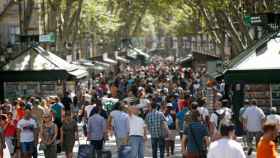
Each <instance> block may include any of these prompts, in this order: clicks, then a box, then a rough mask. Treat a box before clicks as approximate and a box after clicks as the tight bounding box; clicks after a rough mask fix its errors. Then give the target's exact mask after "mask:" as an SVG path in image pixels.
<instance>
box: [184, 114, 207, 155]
mask: <svg viewBox="0 0 280 158" xmlns="http://www.w3.org/2000/svg"><path fill="white" fill-rule="evenodd" d="M208 136H209V134H208V130H207V127H206V126H205V125H204V124H202V122H201V115H200V113H199V111H197V110H193V111H191V123H190V124H189V125H188V126H187V127H185V129H184V136H183V139H186V138H187V139H188V141H187V150H186V149H185V148H183V150H182V152H183V154H184V157H185V158H205V157H206V154H207V151H206V147H207V145H208V144H209V137H208Z"/></svg>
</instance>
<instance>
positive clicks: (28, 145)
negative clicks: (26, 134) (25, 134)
mask: <svg viewBox="0 0 280 158" xmlns="http://www.w3.org/2000/svg"><path fill="white" fill-rule="evenodd" d="M20 149H21V152H22V153H23V154H32V153H33V152H34V149H35V147H34V142H21V143H20Z"/></svg>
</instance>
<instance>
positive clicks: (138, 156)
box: [129, 136, 144, 158]
mask: <svg viewBox="0 0 280 158" xmlns="http://www.w3.org/2000/svg"><path fill="white" fill-rule="evenodd" d="M129 145H130V146H131V147H132V151H131V155H130V158H144V138H143V137H142V136H130V137H129Z"/></svg>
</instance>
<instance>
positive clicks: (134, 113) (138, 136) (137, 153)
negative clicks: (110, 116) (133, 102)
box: [129, 106, 147, 158]
mask: <svg viewBox="0 0 280 158" xmlns="http://www.w3.org/2000/svg"><path fill="white" fill-rule="evenodd" d="M130 111H131V114H130V115H129V145H130V146H131V147H132V149H131V156H130V158H144V147H145V144H144V143H145V141H146V140H147V127H146V125H145V122H144V120H143V119H142V118H141V117H139V112H140V111H139V107H136V106H133V107H131V109H130Z"/></svg>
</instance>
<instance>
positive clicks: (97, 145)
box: [90, 139, 104, 158]
mask: <svg viewBox="0 0 280 158" xmlns="http://www.w3.org/2000/svg"><path fill="white" fill-rule="evenodd" d="M103 143H104V140H103V139H102V140H91V141H90V144H91V145H92V146H93V158H101V157H102V149H103Z"/></svg>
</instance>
